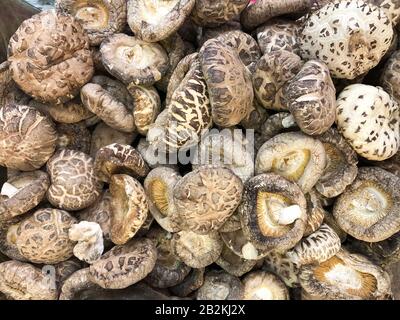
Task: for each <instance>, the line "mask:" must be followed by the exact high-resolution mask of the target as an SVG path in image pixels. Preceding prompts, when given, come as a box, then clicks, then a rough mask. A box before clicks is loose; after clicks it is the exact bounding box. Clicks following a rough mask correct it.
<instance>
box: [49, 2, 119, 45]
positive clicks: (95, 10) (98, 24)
mask: <svg viewBox="0 0 400 320" xmlns="http://www.w3.org/2000/svg"><path fill="white" fill-rule="evenodd" d="M56 9H57V11H59V12H65V13H68V14H70V15H72V16H73V17H74V18H75V19H76V20H77V21H78V22H79V23H80V24H81V25H82V27H83V29H84V30H85V32H86V34H87V35H88V37H89V40H90V45H92V46H97V45H99V44H100V43H101V42H102V41H103V40H104V39H105V38H106V37H108V36H110V35H112V34H114V33H118V32H121V31H123V30H124V27H125V24H126V1H125V0H94V1H90V2H88V1H87V0H56Z"/></svg>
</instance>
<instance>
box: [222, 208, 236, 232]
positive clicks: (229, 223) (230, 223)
mask: <svg viewBox="0 0 400 320" xmlns="http://www.w3.org/2000/svg"><path fill="white" fill-rule="evenodd" d="M241 228H242V225H241V223H240V212H239V210H238V209H236V211H235V212H234V213H233V214H232V215H231V216H230V217H229V218H228V219H226V221H225V222H224V224H223V225H222V226H221V228H219V230H218V231H219V232H232V231H236V230H239V229H241Z"/></svg>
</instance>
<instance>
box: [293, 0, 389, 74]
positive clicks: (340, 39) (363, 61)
mask: <svg viewBox="0 0 400 320" xmlns="http://www.w3.org/2000/svg"><path fill="white" fill-rule="evenodd" d="M392 37H393V28H392V24H391V22H390V20H389V19H388V17H387V16H386V14H385V13H384V11H383V10H382V9H380V8H378V7H376V6H374V5H371V4H369V3H366V2H365V1H361V0H356V1H333V2H331V3H328V4H327V5H325V6H324V7H322V8H321V9H320V10H318V11H316V12H314V13H312V14H311V15H310V16H309V17H308V19H307V20H306V22H305V24H304V27H303V30H302V31H301V34H300V41H299V43H300V48H301V56H302V57H303V58H304V59H307V60H308V59H319V60H321V61H323V62H324V63H326V65H327V66H328V68H329V70H330V72H331V74H332V76H333V77H336V78H346V79H354V78H355V77H357V76H359V75H362V74H364V73H366V72H367V71H369V70H371V69H372V68H373V67H375V66H376V65H377V64H378V63H379V61H380V59H381V58H382V57H383V56H384V55H385V53H386V51H387V50H388V49H389V47H390V44H391V41H392Z"/></svg>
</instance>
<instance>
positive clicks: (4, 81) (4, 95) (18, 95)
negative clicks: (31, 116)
mask: <svg viewBox="0 0 400 320" xmlns="http://www.w3.org/2000/svg"><path fill="white" fill-rule="evenodd" d="M30 99H31V98H30V97H29V96H28V95H27V94H25V93H24V92H23V91H22V90H21V89H20V88H18V86H17V85H16V83H15V82H14V80H13V79H12V76H11V70H10V62H9V61H4V62H3V63H1V64H0V106H5V105H6V104H26V103H28V101H29V100H30Z"/></svg>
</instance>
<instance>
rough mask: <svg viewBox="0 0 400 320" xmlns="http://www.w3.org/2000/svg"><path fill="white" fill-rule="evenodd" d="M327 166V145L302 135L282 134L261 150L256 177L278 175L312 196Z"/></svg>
mask: <svg viewBox="0 0 400 320" xmlns="http://www.w3.org/2000/svg"><path fill="white" fill-rule="evenodd" d="M325 165H326V155H325V149H324V146H323V144H322V143H321V142H320V141H319V140H317V139H314V138H312V137H310V136H307V135H305V134H304V133H301V132H288V133H281V134H278V135H276V136H275V137H273V138H272V139H270V140H268V141H267V142H265V143H264V144H263V145H262V146H261V148H260V149H259V150H258V153H257V157H256V163H255V169H256V174H260V173H264V172H274V173H276V174H279V175H281V176H283V177H285V178H286V179H288V180H290V181H293V182H296V183H297V184H298V185H299V186H300V188H301V189H302V191H303V192H305V193H306V192H308V191H310V190H311V188H312V187H313V186H314V185H315V184H316V183H317V181H318V179H319V178H320V177H321V176H322V174H323V171H324V168H325Z"/></svg>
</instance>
